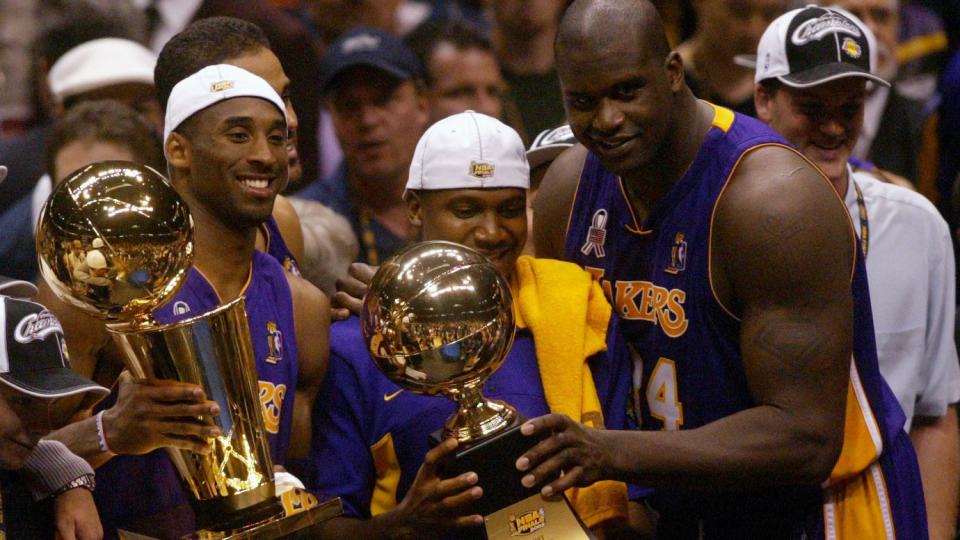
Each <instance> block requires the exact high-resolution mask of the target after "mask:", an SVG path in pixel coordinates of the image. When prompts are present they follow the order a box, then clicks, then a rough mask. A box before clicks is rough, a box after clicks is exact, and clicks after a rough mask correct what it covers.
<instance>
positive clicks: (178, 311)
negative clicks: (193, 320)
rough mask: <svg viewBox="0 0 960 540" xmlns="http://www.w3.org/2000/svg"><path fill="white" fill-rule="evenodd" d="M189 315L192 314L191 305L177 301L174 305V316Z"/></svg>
mask: <svg viewBox="0 0 960 540" xmlns="http://www.w3.org/2000/svg"><path fill="white" fill-rule="evenodd" d="M187 313H190V304H188V303H186V302H184V301H183V300H177V301H176V302H174V303H173V314H174V315H185V314H187Z"/></svg>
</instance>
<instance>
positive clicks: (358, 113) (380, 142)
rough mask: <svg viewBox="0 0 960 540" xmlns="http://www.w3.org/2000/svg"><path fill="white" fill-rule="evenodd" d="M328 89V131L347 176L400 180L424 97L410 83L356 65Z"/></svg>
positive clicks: (422, 121) (422, 117)
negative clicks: (339, 149)
mask: <svg viewBox="0 0 960 540" xmlns="http://www.w3.org/2000/svg"><path fill="white" fill-rule="evenodd" d="M333 87H334V88H335V90H334V91H333V92H332V94H331V95H330V98H329V105H330V112H331V113H332V117H333V127H334V130H335V131H336V134H337V139H338V140H339V141H340V145H341V146H342V147H343V154H344V158H345V159H346V162H347V167H348V168H349V169H350V172H351V174H353V175H355V176H359V177H361V178H373V179H387V180H389V179H395V178H406V176H407V172H408V171H407V169H409V167H410V160H411V159H412V158H413V151H414V149H416V146H417V141H418V140H420V135H422V134H423V130H424V128H425V127H426V124H427V119H428V110H427V107H428V106H427V102H426V98H424V97H423V96H421V95H420V93H419V92H418V91H417V89H416V87H415V86H414V83H413V82H411V81H398V80H397V79H395V78H394V77H391V76H390V75H388V74H387V73H385V72H383V71H381V70H379V69H374V68H369V67H365V66H361V67H356V68H353V69H351V70H349V71H347V72H346V73H344V74H342V75H341V76H340V77H338V78H337V80H336V82H335V83H334V85H333Z"/></svg>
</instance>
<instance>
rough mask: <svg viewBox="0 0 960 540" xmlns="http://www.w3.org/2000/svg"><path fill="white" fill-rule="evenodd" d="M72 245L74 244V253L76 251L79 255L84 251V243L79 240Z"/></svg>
mask: <svg viewBox="0 0 960 540" xmlns="http://www.w3.org/2000/svg"><path fill="white" fill-rule="evenodd" d="M72 245H73V252H74V253H76V254H77V255H79V254H80V253H83V244H81V243H80V241H79V240H74V241H73V244H72Z"/></svg>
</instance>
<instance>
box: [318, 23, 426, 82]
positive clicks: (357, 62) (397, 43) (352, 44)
mask: <svg viewBox="0 0 960 540" xmlns="http://www.w3.org/2000/svg"><path fill="white" fill-rule="evenodd" d="M356 66H370V67H374V68H377V69H379V70H382V71H385V72H387V73H389V74H390V75H392V76H394V77H396V78H397V79H400V80H402V81H405V80H411V79H422V78H423V77H424V70H423V65H422V64H421V63H420V60H419V59H417V55H415V54H414V53H413V51H411V50H410V48H409V47H407V46H406V44H404V43H403V40H401V39H400V38H398V37H397V36H394V35H393V34H390V33H387V32H384V31H383V30H380V29H377V28H369V27H364V26H361V27H359V28H355V29H353V30H351V31H349V32H347V33H346V34H344V35H342V36H340V37H339V38H338V39H337V40H336V41H334V42H333V44H332V45H330V48H329V49H327V54H326V55H325V56H324V57H323V61H322V62H321V64H320V91H321V92H323V93H326V92H327V91H328V90H329V86H330V83H332V82H333V80H334V79H335V78H336V77H337V75H340V74H341V73H343V72H344V71H346V70H348V69H350V68H352V67H356Z"/></svg>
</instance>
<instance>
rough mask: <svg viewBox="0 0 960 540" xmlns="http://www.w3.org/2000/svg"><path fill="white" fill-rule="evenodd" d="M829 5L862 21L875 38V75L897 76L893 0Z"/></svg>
mask: <svg viewBox="0 0 960 540" xmlns="http://www.w3.org/2000/svg"><path fill="white" fill-rule="evenodd" d="M830 4H832V5H835V6H838V7H840V8H843V9H845V10H847V11H849V12H851V13H853V14H854V15H856V16H857V18H858V19H860V20H861V21H863V23H864V24H866V25H867V28H869V29H870V31H871V32H873V35H874V36H875V37H876V38H877V66H876V69H877V75H879V76H881V77H883V78H884V79H887V80H892V79H894V78H895V76H896V74H897V56H896V51H897V40H898V34H899V29H900V14H899V13H898V12H897V5H896V1H895V0H835V1H832V2H830Z"/></svg>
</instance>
